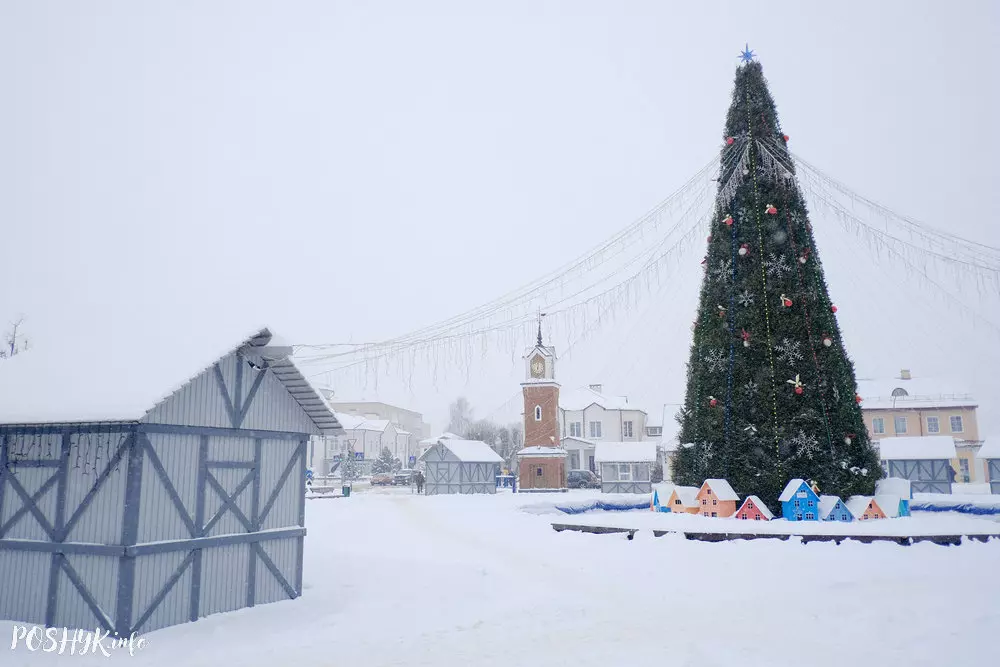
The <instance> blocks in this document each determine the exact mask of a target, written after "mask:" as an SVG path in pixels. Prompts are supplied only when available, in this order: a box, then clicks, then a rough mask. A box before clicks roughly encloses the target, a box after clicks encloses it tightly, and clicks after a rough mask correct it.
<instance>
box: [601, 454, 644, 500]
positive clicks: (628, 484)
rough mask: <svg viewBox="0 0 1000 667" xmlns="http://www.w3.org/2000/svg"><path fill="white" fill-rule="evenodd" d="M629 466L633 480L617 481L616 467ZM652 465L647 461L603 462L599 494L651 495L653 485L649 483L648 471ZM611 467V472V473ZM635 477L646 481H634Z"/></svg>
mask: <svg viewBox="0 0 1000 667" xmlns="http://www.w3.org/2000/svg"><path fill="white" fill-rule="evenodd" d="M619 465H628V466H631V470H632V474H631V475H630V477H633V479H628V480H619V479H618V466H619ZM652 466H653V464H652V463H649V462H648V461H642V462H634V461H603V462H602V463H600V467H601V493H637V494H642V493H652V492H653V483H652V482H651V481H650V469H651V468H652ZM612 467H613V471H612ZM635 476H639V477H645V478H646V479H634V477H635Z"/></svg>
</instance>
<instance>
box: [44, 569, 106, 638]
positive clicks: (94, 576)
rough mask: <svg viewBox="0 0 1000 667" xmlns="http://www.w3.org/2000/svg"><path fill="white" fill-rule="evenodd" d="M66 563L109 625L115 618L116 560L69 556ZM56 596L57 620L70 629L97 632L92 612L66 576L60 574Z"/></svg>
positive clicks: (99, 625) (98, 623)
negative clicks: (108, 621) (87, 629)
mask: <svg viewBox="0 0 1000 667" xmlns="http://www.w3.org/2000/svg"><path fill="white" fill-rule="evenodd" d="M66 561H67V562H68V563H69V565H70V566H71V567H72V568H73V571H74V572H76V574H77V576H78V577H80V581H81V583H82V584H83V585H84V587H85V588H86V589H87V590H88V591H89V592H90V594H91V595H93V596H94V601H95V602H96V603H97V606H98V607H100V608H101V610H102V611H103V612H104V614H105V616H107V617H108V618H109V619H110V620H111V621H114V618H115V603H116V598H117V594H118V558H116V557H112V556H90V555H70V556H66ZM58 586H59V593H58V596H57V597H56V619H58V624H59V625H60V626H65V627H69V628H89V629H91V630H92V629H94V628H100V627H104V623H103V622H101V621H99V620H98V618H97V616H95V615H94V612H93V611H91V609H90V607H89V606H88V605H87V603H86V602H85V601H84V599H83V596H81V595H80V592H79V591H78V590H77V588H76V586H74V585H73V582H72V581H70V578H69V575H67V574H66V572H65V571H60V572H59V578H58Z"/></svg>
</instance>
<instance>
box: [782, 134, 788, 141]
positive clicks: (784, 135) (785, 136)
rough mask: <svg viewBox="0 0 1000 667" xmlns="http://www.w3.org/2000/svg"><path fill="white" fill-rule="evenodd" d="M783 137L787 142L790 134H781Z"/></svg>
mask: <svg viewBox="0 0 1000 667" xmlns="http://www.w3.org/2000/svg"><path fill="white" fill-rule="evenodd" d="M781 138H782V139H784V140H785V141H786V142H787V141H788V135H787V134H783V135H781Z"/></svg>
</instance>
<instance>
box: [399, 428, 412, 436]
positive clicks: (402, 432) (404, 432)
mask: <svg viewBox="0 0 1000 667" xmlns="http://www.w3.org/2000/svg"><path fill="white" fill-rule="evenodd" d="M396 435H413V434H412V433H410V432H409V431H404V430H403V429H401V428H397V429H396Z"/></svg>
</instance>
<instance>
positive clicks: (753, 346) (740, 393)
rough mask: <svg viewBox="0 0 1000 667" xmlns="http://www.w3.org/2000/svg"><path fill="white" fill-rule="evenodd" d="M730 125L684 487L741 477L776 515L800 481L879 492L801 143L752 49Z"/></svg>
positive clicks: (700, 327) (701, 321) (680, 460)
mask: <svg viewBox="0 0 1000 667" xmlns="http://www.w3.org/2000/svg"><path fill="white" fill-rule="evenodd" d="M742 60H743V62H742V64H741V65H740V66H739V67H738V68H737V70H736V82H735V88H734V90H733V98H732V104H731V105H730V107H729V113H728V115H727V117H726V129H725V135H724V139H723V147H722V154H721V168H720V172H719V190H718V195H717V200H716V208H715V215H714V217H713V220H712V228H711V232H710V236H709V237H708V253H707V255H706V257H705V259H704V261H703V263H702V264H703V268H704V270H705V277H704V280H703V282H702V287H701V298H700V302H699V306H698V315H697V320H695V323H694V325H693V327H692V328H693V331H694V340H693V343H692V346H691V356H690V360H689V362H688V375H687V393H686V396H685V402H684V409H683V411H682V412H681V413H680V414H679V415H678V421H679V422H680V425H681V433H680V438H681V442H682V443H684V445H683V446H681V447H680V448H679V449H678V452H677V455H676V459H675V462H674V479H675V481H676V482H677V483H679V484H685V485H700V484H701V482H702V481H703V480H704V479H706V478H714V477H720V478H724V479H727V480H729V482H730V483H731V484H732V486H733V488H734V489H735V490H736V492H737V493H739V494H740V495H741V496H746V495H748V494H756V495H758V496H760V497H761V498H762V499H763V500H764V501H765V502H767V503H768V504H769V505H770V506H771V507H772V509H775V510H776V509H777V508H778V502H777V498H778V496H779V495H780V493H781V490H782V488H783V487H784V485H785V483H786V482H787V481H788V480H789V479H792V478H795V477H801V478H803V479H806V480H812V481H813V482H815V483H816V484H817V485H818V486H819V488H820V491H821V492H822V493H824V494H833V495H839V496H842V497H844V498H846V497H847V496H850V495H853V494H871V493H873V492H874V489H875V482H876V480H877V479H878V478H880V477H881V474H882V473H881V469H880V467H879V461H878V455H877V453H876V452H875V450H874V448H873V447H872V444H871V442H870V441H869V438H868V433H867V431H866V429H865V425H864V420H863V418H862V414H861V406H860V398H859V397H858V395H857V381H856V379H855V376H854V366H853V364H852V362H851V360H850V359H849V358H848V356H847V353H846V351H845V349H844V345H843V342H842V340H841V336H840V329H839V327H838V326H837V320H836V315H835V313H836V312H837V308H836V306H835V305H834V304H833V303H832V302H831V300H830V295H829V293H828V291H827V286H826V281H825V280H824V277H823V268H822V265H821V263H820V259H819V253H818V252H817V249H816V243H815V241H814V239H813V234H812V227H811V225H810V223H809V218H808V215H807V211H806V205H805V201H804V200H803V198H802V194H801V193H800V192H799V187H798V183H797V181H796V178H795V167H794V165H793V163H792V160H791V158H790V156H789V153H788V149H787V143H788V137H787V136H786V135H784V134H783V133H782V131H781V127H780V126H779V124H778V114H777V111H776V109H775V105H774V100H773V99H772V98H771V94H770V92H769V91H768V87H767V81H766V80H765V79H764V74H763V71H762V69H761V66H760V63H759V62H756V61H755V60H754V56H753V53H752V52H750V51H749V49H747V50H746V51H744V53H743V56H742Z"/></svg>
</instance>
